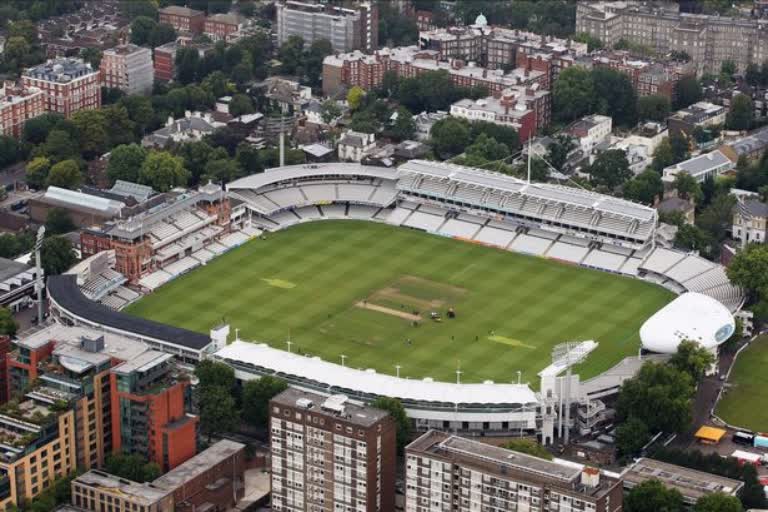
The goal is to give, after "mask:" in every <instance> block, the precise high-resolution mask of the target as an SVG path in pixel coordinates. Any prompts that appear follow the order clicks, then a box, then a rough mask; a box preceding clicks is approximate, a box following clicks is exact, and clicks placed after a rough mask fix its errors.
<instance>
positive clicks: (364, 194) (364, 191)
mask: <svg viewBox="0 0 768 512" xmlns="http://www.w3.org/2000/svg"><path fill="white" fill-rule="evenodd" d="M336 187H337V189H338V195H339V201H349V202H353V203H367V202H368V197H370V195H371V191H372V190H371V187H372V186H371V185H358V184H344V183H340V184H338V185H337V186H336Z"/></svg>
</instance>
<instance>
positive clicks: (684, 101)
mask: <svg viewBox="0 0 768 512" xmlns="http://www.w3.org/2000/svg"><path fill="white" fill-rule="evenodd" d="M703 97H704V92H703V91H702V89H701V83H700V82H699V81H698V80H697V79H696V77H695V76H693V75H686V76H684V77H682V78H681V79H680V80H678V82H677V84H675V91H674V98H675V104H674V108H675V110H680V109H681V108H686V107H689V106H691V105H693V104H694V103H696V102H697V101H701V98H703Z"/></svg>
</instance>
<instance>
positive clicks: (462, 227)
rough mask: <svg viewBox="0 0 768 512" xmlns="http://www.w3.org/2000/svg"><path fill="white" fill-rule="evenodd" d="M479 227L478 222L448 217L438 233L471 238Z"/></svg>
mask: <svg viewBox="0 0 768 512" xmlns="http://www.w3.org/2000/svg"><path fill="white" fill-rule="evenodd" d="M479 229H480V226H479V225H478V224H475V223H472V222H464V221H463V220H458V219H450V220H448V221H446V222H445V224H443V226H442V227H441V228H440V233H442V234H444V235H448V236H455V237H459V238H468V239H472V237H473V236H474V235H475V233H477V231H478V230H479Z"/></svg>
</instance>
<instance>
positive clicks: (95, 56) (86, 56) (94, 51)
mask: <svg viewBox="0 0 768 512" xmlns="http://www.w3.org/2000/svg"><path fill="white" fill-rule="evenodd" d="M102 56H103V54H102V52H101V50H99V49H98V48H83V49H82V50H80V58H81V59H83V60H84V61H85V62H87V63H88V64H90V65H91V67H92V68H93V69H99V65H100V64H101V58H102Z"/></svg>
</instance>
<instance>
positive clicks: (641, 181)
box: [624, 169, 664, 205]
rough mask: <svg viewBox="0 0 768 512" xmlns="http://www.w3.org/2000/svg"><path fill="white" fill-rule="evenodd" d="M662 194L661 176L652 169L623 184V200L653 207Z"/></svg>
mask: <svg viewBox="0 0 768 512" xmlns="http://www.w3.org/2000/svg"><path fill="white" fill-rule="evenodd" d="M663 193H664V183H663V182H662V181H661V175H660V174H659V173H658V172H656V171H654V170H653V169H647V170H645V171H643V172H641V173H640V174H638V175H637V176H635V177H634V178H632V179H631V180H629V181H627V182H626V183H625V184H624V198H625V199H629V200H630V201H635V202H638V203H643V204H646V205H653V203H654V201H655V200H656V198H657V197H660V196H661V195H662V194H663Z"/></svg>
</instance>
